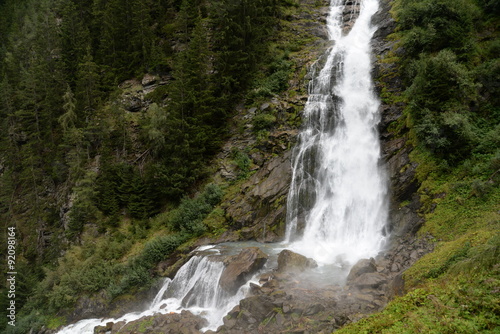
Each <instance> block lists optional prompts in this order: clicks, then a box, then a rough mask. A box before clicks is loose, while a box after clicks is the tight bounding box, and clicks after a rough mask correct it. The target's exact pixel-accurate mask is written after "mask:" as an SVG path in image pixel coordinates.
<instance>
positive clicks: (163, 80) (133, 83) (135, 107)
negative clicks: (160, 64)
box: [119, 73, 171, 112]
mask: <svg viewBox="0 0 500 334" xmlns="http://www.w3.org/2000/svg"><path fill="white" fill-rule="evenodd" d="M170 79H171V78H170V77H169V76H167V75H165V76H162V77H160V76H156V75H153V74H149V73H147V74H145V75H144V77H143V78H142V79H141V80H140V81H139V80H136V79H132V80H127V81H124V82H122V83H121V84H120V85H119V88H120V89H122V90H123V93H122V96H121V105H122V106H123V108H124V109H125V110H127V111H130V112H139V111H142V110H146V109H147V108H148V107H149V105H150V103H151V101H150V100H149V99H148V97H147V94H149V93H151V92H153V91H154V90H155V89H157V88H158V87H159V86H162V85H166V84H168V83H169V81H170Z"/></svg>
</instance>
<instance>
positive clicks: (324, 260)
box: [58, 0, 388, 334]
mask: <svg viewBox="0 0 500 334" xmlns="http://www.w3.org/2000/svg"><path fill="white" fill-rule="evenodd" d="M347 2H349V4H350V5H351V7H357V6H359V7H358V8H359V9H360V10H359V16H358V17H357V19H356V21H355V23H354V25H353V26H352V28H351V29H350V31H349V32H345V31H343V22H342V17H343V16H342V13H343V10H344V7H345V6H346V3H347ZM377 10H378V0H357V1H346V0H332V1H331V4H330V14H329V17H328V20H327V27H328V32H329V38H330V40H331V43H332V46H331V47H330V48H329V49H328V50H327V53H326V54H325V56H324V58H323V59H322V60H323V61H324V65H323V66H322V68H321V69H320V70H319V71H318V73H317V74H316V73H315V74H314V75H313V79H312V80H311V82H310V84H309V98H308V101H307V103H306V106H305V109H304V112H303V120H304V121H303V128H302V130H301V132H300V134H299V138H298V144H297V146H296V147H295V148H294V151H293V159H292V181H291V185H290V191H289V195H288V201H287V227H286V235H285V241H284V242H283V243H279V244H275V245H273V246H269V245H267V246H266V248H268V249H269V248H273V247H274V250H273V251H271V252H272V253H274V255H275V254H276V253H277V252H278V250H280V249H284V248H288V249H291V250H293V251H294V252H297V253H299V254H302V255H304V256H307V257H310V258H313V259H314V260H315V261H316V262H317V263H318V264H319V267H320V269H319V272H320V273H321V275H327V274H326V273H327V272H328V271H325V270H324V269H322V268H321V267H327V266H331V265H333V266H338V267H340V266H344V267H346V266H347V267H349V268H350V266H352V265H354V264H355V263H356V262H357V261H358V260H360V259H362V258H369V257H372V256H375V255H376V254H377V253H379V252H380V251H381V250H382V248H383V246H384V242H385V240H386V238H387V235H386V232H385V227H386V224H387V219H388V218H387V217H388V208H387V203H386V202H387V201H386V197H387V192H388V190H387V181H386V176H385V173H384V169H383V167H382V166H381V157H380V144H379V139H378V131H377V125H378V122H379V115H378V107H379V101H378V99H377V97H376V96H375V94H374V92H373V83H372V79H371V75H370V74H371V73H370V72H371V46H370V42H371V38H372V35H373V33H374V30H375V28H374V27H372V25H371V18H372V16H373V15H374V14H375V13H376V12H377ZM318 63H319V62H318ZM315 67H319V65H318V64H316V66H315ZM220 247H223V246H219V245H217V246H203V247H201V248H198V249H196V250H195V251H193V252H192V256H191V258H190V259H189V261H188V262H187V263H186V264H185V265H184V266H182V267H181V268H180V269H179V271H178V272H177V274H176V275H175V277H174V278H173V279H169V278H167V279H165V280H164V281H163V284H162V286H161V288H160V290H159V292H158V293H157V294H156V296H155V298H154V299H153V300H152V301H151V303H150V304H149V306H148V307H147V309H146V310H144V311H142V312H133V313H128V314H125V315H124V316H123V317H121V318H117V319H86V320H81V321H79V322H77V323H75V324H72V325H69V326H66V327H64V328H62V329H61V330H60V331H59V332H58V333H59V334H69V333H72V334H91V333H94V328H95V326H103V325H105V324H106V323H107V322H114V323H116V322H121V321H124V322H125V323H127V322H130V321H134V320H137V319H140V318H142V317H145V316H150V315H154V314H158V313H162V314H167V313H170V312H180V311H181V310H188V311H191V312H192V313H194V314H197V315H200V316H201V317H203V318H205V319H206V320H207V323H208V325H207V326H206V327H205V328H203V329H202V330H209V329H210V330H216V329H217V328H218V327H219V326H220V325H222V324H223V322H222V318H223V317H224V315H226V314H227V313H228V312H229V311H230V310H231V309H232V308H233V307H234V306H235V305H237V304H238V303H239V301H240V300H241V299H243V298H245V296H246V295H247V292H248V290H249V284H250V282H253V283H257V282H256V281H255V277H254V278H253V279H250V281H248V282H247V283H246V284H244V285H243V286H242V287H240V288H239V290H238V291H237V292H236V294H234V295H231V294H228V293H227V292H225V291H223V290H222V289H221V288H220V286H219V279H220V276H221V274H222V271H223V270H224V263H223V262H222V261H220V256H221V255H220V254H221V251H220ZM269 262H270V261H268V264H266V267H265V268H264V269H263V270H267V271H269V270H272V269H273V268H270V265H269ZM261 272H262V270H261ZM325 272H326V273H325ZM344 276H345V275H344ZM344 278H345V277H344Z"/></svg>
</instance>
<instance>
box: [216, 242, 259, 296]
mask: <svg viewBox="0 0 500 334" xmlns="http://www.w3.org/2000/svg"><path fill="white" fill-rule="evenodd" d="M266 261H267V255H266V254H264V253H263V252H262V251H261V250H260V248H258V247H249V248H245V249H243V250H242V251H241V252H240V253H239V254H238V255H233V256H230V257H228V258H226V259H225V260H224V264H226V268H225V269H224V271H223V272H222V275H221V277H220V280H219V285H220V287H221V288H222V289H224V291H226V292H228V293H230V294H234V293H236V291H238V289H239V288H240V286H242V285H243V284H245V283H246V281H247V280H248V279H249V278H250V277H251V276H252V275H254V274H255V273H256V272H257V271H258V270H260V269H261V268H262V267H263V266H264V264H265V263H266Z"/></svg>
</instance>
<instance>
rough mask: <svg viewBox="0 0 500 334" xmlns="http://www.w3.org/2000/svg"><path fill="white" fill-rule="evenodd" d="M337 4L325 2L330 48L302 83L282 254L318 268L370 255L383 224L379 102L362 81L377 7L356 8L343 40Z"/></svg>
mask: <svg viewBox="0 0 500 334" xmlns="http://www.w3.org/2000/svg"><path fill="white" fill-rule="evenodd" d="M341 3H342V1H340V0H333V1H332V9H331V14H330V17H329V22H328V28H329V34H330V39H331V40H332V43H333V46H332V48H331V49H330V50H329V52H328V53H327V55H326V62H325V64H324V66H323V68H322V69H321V71H320V72H319V73H318V74H317V75H316V76H315V79H314V80H312V82H311V83H310V88H309V93H310V95H309V100H308V101H307V104H306V107H305V111H304V123H305V128H304V129H303V131H302V132H301V134H300V135H299V144H298V146H297V147H296V148H295V151H294V157H293V174H292V175H293V176H292V183H291V187H290V192H289V196H288V206H287V213H288V217H287V220H288V222H287V233H286V238H287V240H288V241H289V242H292V243H291V245H290V247H291V248H292V249H293V250H295V251H297V252H299V253H301V254H304V255H306V256H310V257H312V258H314V259H316V260H317V261H318V262H320V263H325V264H327V263H336V262H337V263H340V262H343V263H345V262H348V263H351V264H353V263H354V262H356V261H357V260H359V259H361V258H365V257H370V256H374V255H376V254H377V252H378V251H379V250H380V249H381V247H382V246H383V243H384V239H385V236H384V228H385V226H386V221H387V205H386V195H387V188H386V180H385V175H384V172H383V169H382V168H381V166H380V163H381V162H380V146H379V139H378V132H377V124H378V122H379V115H378V106H379V101H378V100H377V98H376V96H375V95H374V93H373V84H372V81H371V76H370V71H371V48H370V40H371V37H372V35H373V32H374V28H373V27H372V26H371V24H370V22H371V17H372V15H373V14H374V13H375V12H376V11H377V9H378V2H377V0H364V1H361V3H360V6H361V10H360V14H359V17H358V18H357V20H356V22H355V24H354V26H353V27H352V29H351V31H350V32H349V33H348V34H345V35H344V34H343V33H342V22H341V21H342V20H341V18H342V10H343V6H342V4H341Z"/></svg>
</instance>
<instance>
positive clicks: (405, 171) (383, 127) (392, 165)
mask: <svg viewBox="0 0 500 334" xmlns="http://www.w3.org/2000/svg"><path fill="white" fill-rule="evenodd" d="M390 9H391V4H390V1H389V0H381V1H380V8H379V11H378V12H377V13H376V14H375V16H374V17H373V19H372V23H373V25H374V26H376V27H377V30H376V31H375V33H374V36H373V39H372V50H373V53H374V57H373V58H374V59H380V61H376V62H374V69H373V72H372V76H373V78H374V80H375V84H376V87H375V88H376V90H377V93H378V94H380V93H381V92H382V89H384V90H385V92H386V93H387V92H389V93H393V94H396V95H398V94H400V93H401V89H402V87H403V83H402V81H401V78H400V77H399V75H398V74H397V73H398V69H397V64H395V63H394V62H390V61H389V62H386V61H383V60H384V58H385V57H388V56H389V52H395V53H398V52H399V50H395V49H394V48H395V44H394V43H395V41H393V40H389V39H387V36H388V35H389V34H391V33H392V32H393V31H394V29H395V26H396V24H395V21H394V19H393V18H392V16H391V14H390V12H389V11H390ZM403 108H404V105H403V104H402V103H394V104H388V103H384V101H383V100H382V103H381V105H380V114H381V121H380V124H379V132H380V137H381V148H382V158H383V160H384V161H385V164H386V167H387V174H388V175H389V176H390V192H391V202H390V211H389V220H390V226H389V230H390V232H391V235H392V237H393V238H392V239H393V240H395V239H396V238H399V237H403V236H404V235H406V234H410V235H412V234H414V233H415V232H416V231H418V229H419V228H420V226H421V225H422V223H423V219H422V218H421V217H419V216H418V214H417V212H418V210H419V208H420V202H419V196H418V194H417V190H418V188H419V187H420V184H419V182H418V180H417V178H416V168H417V164H416V163H414V162H412V161H411V159H410V156H409V155H410V153H411V151H412V150H413V147H412V146H411V144H408V143H407V140H408V135H407V131H408V129H403V130H401V131H399V132H398V133H396V132H395V131H394V130H391V126H392V125H394V124H395V122H397V121H398V120H399V119H400V118H401V117H402V116H403ZM401 203H405V204H406V205H404V206H402V205H401Z"/></svg>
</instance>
